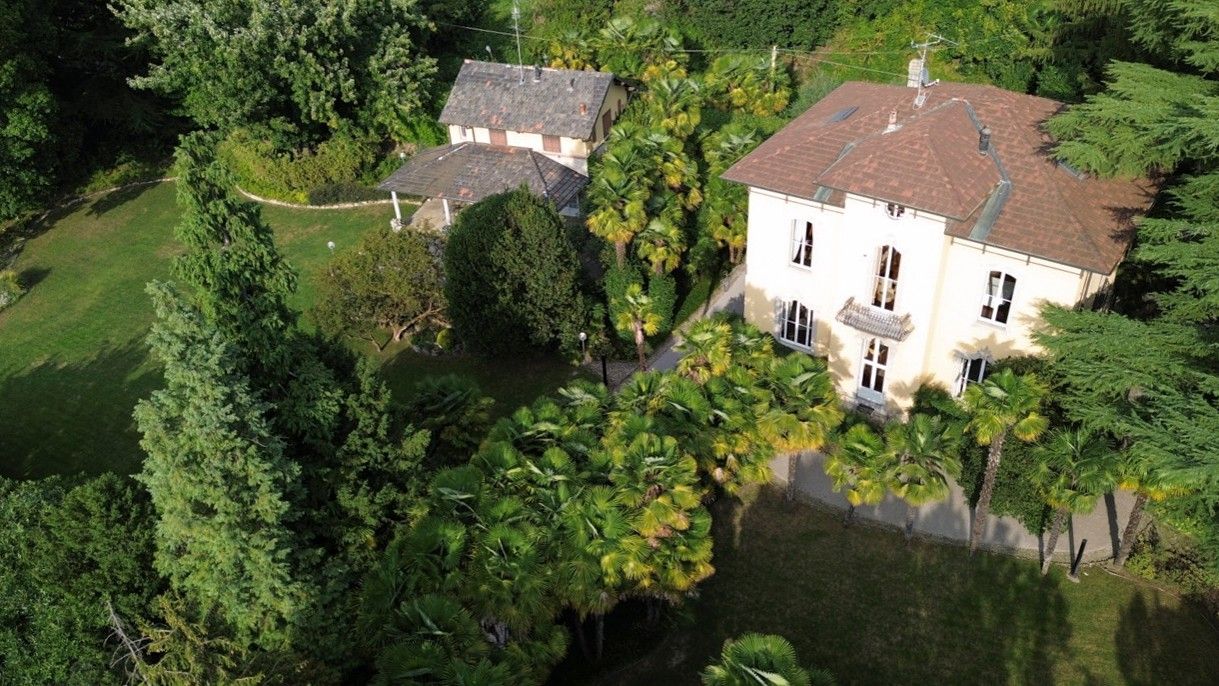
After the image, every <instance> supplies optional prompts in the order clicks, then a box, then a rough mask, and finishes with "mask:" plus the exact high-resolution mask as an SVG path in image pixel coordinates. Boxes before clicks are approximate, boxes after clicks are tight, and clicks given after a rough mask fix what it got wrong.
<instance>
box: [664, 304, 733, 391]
mask: <svg viewBox="0 0 1219 686" xmlns="http://www.w3.org/2000/svg"><path fill="white" fill-rule="evenodd" d="M677 350H678V351H680V352H681V353H682V356H681V359H680V360H679V361H678V362H677V373H678V374H680V375H682V376H684V377H686V378H688V379H690V380H691V381H693V382H695V383H698V384H704V383H707V381H708V380H710V379H711V378H712V377H715V376H720V375H721V374H724V373H725V372H727V371H728V368H729V367H731V366H732V362H733V360H732V325H730V324H729V323H727V322H725V321H723V320H720V319H715V318H711V319H700V320H698V321H696V322H694V323H693V324H691V325H690V328H689V329H688V330H687V331H686V333H685V334H684V335H683V336H682V339H681V342H680V343H678V344H677Z"/></svg>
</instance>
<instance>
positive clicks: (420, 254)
mask: <svg viewBox="0 0 1219 686" xmlns="http://www.w3.org/2000/svg"><path fill="white" fill-rule="evenodd" d="M440 254H441V247H440V246H439V245H437V242H436V241H434V240H430V239H429V238H428V237H427V236H425V235H424V234H422V233H419V232H417V231H411V230H409V229H404V230H401V231H393V230H391V229H390V228H389V227H382V228H380V229H378V230H376V231H372V232H369V233H366V234H364V235H363V236H362V237H361V238H360V242H359V244H358V245H356V246H355V248H354V249H352V250H351V251H349V252H346V253H344V254H343V255H342V256H340V257H339V258H338V259H336V260H335V261H334V262H333V263H332V264H331V265H330V268H329V269H328V270H327V271H326V273H325V274H323V275H322V280H321V284H320V285H319V291H320V292H319V294H318V305H317V308H316V310H315V315H316V320H317V322H318V326H319V327H321V328H322V330H324V331H327V332H328V333H330V334H332V335H341V334H346V335H350V336H353V337H356V338H361V339H365V340H369V341H370V342H371V343H372V344H373V346H374V347H375V348H376V349H377V350H378V351H380V350H384V349H385V346H387V345H389V343H390V342H397V341H401V340H402V339H403V338H404V337H406V336H409V335H411V334H413V333H415V332H417V331H419V330H421V329H423V328H426V327H428V326H438V325H443V324H444V323H445V316H444V311H445V301H444V271H443V267H442V265H441V261H440ZM378 329H379V330H381V331H385V332H388V334H389V339H388V340H386V341H384V342H382V340H381V337H379V336H376V335H374V333H373V331H374V330H378Z"/></svg>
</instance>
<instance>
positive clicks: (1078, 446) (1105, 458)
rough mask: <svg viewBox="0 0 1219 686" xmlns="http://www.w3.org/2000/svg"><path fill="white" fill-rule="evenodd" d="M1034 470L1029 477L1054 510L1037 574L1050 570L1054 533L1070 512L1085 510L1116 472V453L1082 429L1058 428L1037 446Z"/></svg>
mask: <svg viewBox="0 0 1219 686" xmlns="http://www.w3.org/2000/svg"><path fill="white" fill-rule="evenodd" d="M1034 454H1035V455H1036V457H1037V462H1038V464H1037V471H1035V472H1033V474H1032V477H1033V481H1034V482H1035V483H1036V484H1037V487H1038V488H1039V489H1040V490H1041V492H1042V494H1043V495H1044V497H1045V501H1046V504H1048V505H1049V506H1050V507H1051V508H1053V510H1054V522H1053V524H1051V525H1050V535H1049V537H1048V538H1047V539H1046V544H1045V554H1044V556H1043V559H1042V561H1041V574H1042V576H1045V575H1046V574H1047V573H1049V571H1050V564H1051V563H1053V561H1054V548H1056V547H1057V546H1058V534H1059V533H1060V532H1061V531H1062V525H1063V524H1064V523H1066V521H1067V517H1068V516H1069V515H1071V514H1085V513H1088V512H1091V511H1092V509H1093V508H1095V507H1096V501H1097V500H1098V499H1100V497H1101V496H1102V495H1103V494H1104V493H1105V492H1106V491H1108V490H1109V489H1110V488H1111V487H1112V486H1113V482H1114V480H1115V476H1116V473H1117V466H1118V465H1117V459H1116V457H1117V454H1116V453H1115V452H1114V451H1113V450H1112V449H1111V448H1110V446H1109V445H1108V444H1107V443H1106V442H1105V441H1103V440H1101V439H1099V438H1097V437H1095V436H1093V435H1092V434H1091V433H1090V432H1088V431H1085V430H1083V429H1060V430H1056V431H1053V432H1051V433H1050V436H1049V438H1048V440H1046V442H1045V443H1043V444H1042V445H1039V446H1037V448H1036V449H1035V451H1034Z"/></svg>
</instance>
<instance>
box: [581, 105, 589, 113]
mask: <svg viewBox="0 0 1219 686" xmlns="http://www.w3.org/2000/svg"><path fill="white" fill-rule="evenodd" d="M580 114H581V115H585V114H588V103H586V102H582V103H580Z"/></svg>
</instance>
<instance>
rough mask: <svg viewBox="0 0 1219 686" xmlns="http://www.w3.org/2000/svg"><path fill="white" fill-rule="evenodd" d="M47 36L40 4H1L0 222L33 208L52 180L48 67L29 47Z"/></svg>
mask: <svg viewBox="0 0 1219 686" xmlns="http://www.w3.org/2000/svg"><path fill="white" fill-rule="evenodd" d="M52 35H53V33H52V28H51V26H50V23H49V21H48V18H47V16H46V15H45V12H44V11H43V10H42V9H41V8H40V3H37V2H29V1H28V0H19V1H16V2H8V3H5V4H4V6H3V7H0V174H2V175H3V176H4V179H5V182H4V183H3V184H0V221H3V220H7V219H11V218H13V217H16V216H17V215H18V214H20V213H21V212H23V211H25V210H28V209H29V208H30V207H32V206H33V205H34V204H35V203H36V201H37V200H39V199H41V197H42V196H43V194H45V193H46V192H47V191H48V190H49V189H50V187H51V184H52V180H53V179H54V174H55V168H54V165H53V164H52V162H53V159H54V157H53V154H52V153H53V150H54V145H55V134H54V120H55V117H56V114H57V111H56V109H57V108H56V102H55V98H54V96H53V95H52V93H51V89H50V85H49V83H48V78H49V71H50V70H49V66H48V64H47V62H46V61H45V60H44V59H42V57H41V56H40V55H37V54H34V53H33V51H32V50H31V48H32V47H33V46H35V45H38V44H39V43H40V42H43V41H51V36H52Z"/></svg>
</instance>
